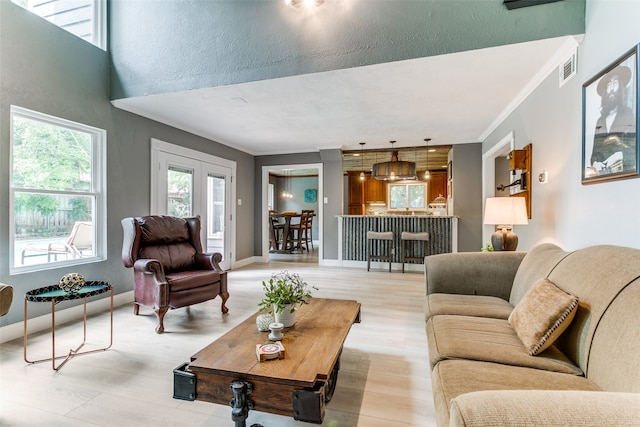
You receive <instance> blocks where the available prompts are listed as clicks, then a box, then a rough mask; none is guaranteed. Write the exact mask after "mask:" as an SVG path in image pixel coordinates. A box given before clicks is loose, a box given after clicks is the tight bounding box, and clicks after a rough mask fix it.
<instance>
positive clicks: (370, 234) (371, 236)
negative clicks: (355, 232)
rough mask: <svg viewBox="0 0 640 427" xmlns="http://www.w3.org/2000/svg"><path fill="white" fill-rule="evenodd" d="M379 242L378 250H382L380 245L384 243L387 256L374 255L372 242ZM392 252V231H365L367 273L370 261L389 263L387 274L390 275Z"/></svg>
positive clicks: (381, 254)
mask: <svg viewBox="0 0 640 427" xmlns="http://www.w3.org/2000/svg"><path fill="white" fill-rule="evenodd" d="M374 240H380V241H381V242H380V245H379V249H382V243H383V242H386V246H387V254H386V255H383V253H374V251H373V246H374V245H373V241H374ZM392 252H393V231H385V232H378V231H367V271H369V269H370V268H371V260H372V259H373V260H379V261H389V273H391V255H392Z"/></svg>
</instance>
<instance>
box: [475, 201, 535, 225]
mask: <svg viewBox="0 0 640 427" xmlns="http://www.w3.org/2000/svg"><path fill="white" fill-rule="evenodd" d="M484 223H485V224H494V225H526V224H528V223H529V220H528V215H527V205H526V204H525V200H524V197H489V198H487V200H486V204H485V206H484Z"/></svg>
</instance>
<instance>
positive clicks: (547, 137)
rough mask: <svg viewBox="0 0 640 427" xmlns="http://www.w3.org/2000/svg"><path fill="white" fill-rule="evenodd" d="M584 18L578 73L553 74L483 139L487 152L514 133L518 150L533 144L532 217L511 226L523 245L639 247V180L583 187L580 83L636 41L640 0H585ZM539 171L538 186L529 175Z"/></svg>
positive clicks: (639, 28)
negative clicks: (561, 80) (545, 176)
mask: <svg viewBox="0 0 640 427" xmlns="http://www.w3.org/2000/svg"><path fill="white" fill-rule="evenodd" d="M585 19H586V22H587V28H586V36H585V38H584V41H583V43H582V45H581V46H580V47H579V49H578V58H579V62H578V67H577V69H578V75H577V76H575V77H574V78H573V79H572V80H570V81H568V82H567V83H565V85H564V86H562V87H561V88H559V87H558V86H559V85H558V75H557V74H556V72H553V73H551V75H549V76H548V77H547V79H546V80H545V81H544V82H543V83H542V84H541V85H540V86H539V87H538V88H537V89H536V90H535V91H534V92H533V93H532V94H531V95H529V96H528V97H527V98H526V99H525V100H524V102H523V103H522V104H521V105H520V106H519V107H518V108H517V110H516V111H514V112H513V113H512V114H511V115H510V116H509V117H508V118H507V119H506V120H505V121H504V122H503V123H502V124H501V125H500V126H499V127H498V128H497V129H496V130H495V131H494V132H493V133H492V134H491V135H489V137H488V138H486V140H485V141H484V143H483V147H482V148H483V152H486V151H488V150H489V149H490V148H491V147H493V146H494V145H495V144H496V143H497V142H498V141H500V140H501V139H502V138H503V137H504V136H505V135H507V134H508V133H509V132H511V131H513V132H514V134H515V143H516V148H522V147H523V146H524V145H526V144H528V143H529V142H531V143H532V144H533V177H534V179H533V185H532V202H531V209H532V218H531V220H530V221H529V224H528V225H527V226H517V227H516V230H515V231H516V233H517V234H518V236H519V241H520V243H519V245H518V249H521V250H527V249H529V248H531V247H532V246H533V245H535V244H537V243H540V242H554V243H557V244H559V245H560V246H562V247H563V248H565V249H567V250H573V249H578V248H581V247H584V246H588V245H595V244H616V245H623V246H631V247H640V221H638V213H639V212H640V198H638V196H637V195H638V194H639V193H638V192H639V191H640V179H628V180H621V181H609V182H603V183H598V184H591V185H582V184H581V176H582V174H581V170H582V84H583V83H584V82H586V81H588V80H589V79H591V78H592V77H593V76H594V75H596V74H597V73H599V72H600V71H601V70H603V69H604V68H606V67H607V66H608V65H609V64H610V63H612V62H613V61H615V60H616V59H617V58H618V57H620V56H621V55H622V54H624V53H625V52H627V51H628V50H629V49H631V48H632V47H634V46H635V45H637V44H638V43H639V42H640V25H638V23H639V22H640V2H637V1H611V0H589V1H588V2H587V9H586V17H585ZM612 23H614V24H612ZM542 170H546V171H548V173H549V182H548V183H547V184H544V185H543V184H540V183H539V182H537V180H536V179H535V177H537V176H538V173H540V172H541V171H542Z"/></svg>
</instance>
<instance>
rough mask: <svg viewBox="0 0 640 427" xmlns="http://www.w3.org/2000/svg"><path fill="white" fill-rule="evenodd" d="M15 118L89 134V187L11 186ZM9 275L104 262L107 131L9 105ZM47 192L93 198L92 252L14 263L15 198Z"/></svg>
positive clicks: (105, 257) (105, 243) (105, 254)
mask: <svg viewBox="0 0 640 427" xmlns="http://www.w3.org/2000/svg"><path fill="white" fill-rule="evenodd" d="M16 117H19V118H22V119H26V120H33V121H39V122H42V123H46V124H48V125H53V126H58V127H64V128H67V129H70V130H73V131H77V132H83V133H87V134H89V135H91V140H92V150H91V185H92V186H91V189H89V191H86V192H78V191H74V192H71V191H70V192H68V193H65V192H64V191H58V190H56V191H51V190H48V191H47V190H46V189H45V190H43V189H40V188H38V189H35V188H16V187H14V186H13V146H14V119H15V118H16ZM9 132H10V134H9V275H16V274H22V273H30V272H34V271H43V270H51V269H56V268H61V267H69V266H73V265H80V264H89V263H94V262H100V261H105V260H106V259H107V237H106V236H107V203H106V201H107V175H106V161H107V155H106V146H107V132H106V130H104V129H99V128H96V127H93V126H89V125H85V124H82V123H77V122H73V121H70V120H66V119H62V118H59V117H55V116H50V115H48V114H44V113H40V112H37V111H33V110H29V109H26V108H22V107H18V106H15V105H11V107H10V113H9ZM30 192H45V193H46V192H50V193H51V194H72V195H82V196H90V197H93V198H94V200H95V202H94V206H93V217H92V222H93V224H94V227H93V229H94V233H95V235H94V242H93V255H92V256H87V257H86V258H85V257H83V258H76V259H65V260H61V261H52V262H46V263H41V264H34V265H25V266H22V265H18V266H17V265H16V264H15V262H16V260H15V256H16V254H15V240H16V239H15V235H16V229H15V215H14V214H15V211H14V209H15V197H16V194H19V193H30Z"/></svg>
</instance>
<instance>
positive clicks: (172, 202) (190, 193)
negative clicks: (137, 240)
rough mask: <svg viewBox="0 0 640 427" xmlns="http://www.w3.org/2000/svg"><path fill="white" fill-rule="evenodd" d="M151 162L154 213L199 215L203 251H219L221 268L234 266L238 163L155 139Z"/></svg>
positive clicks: (183, 215) (152, 207)
mask: <svg viewBox="0 0 640 427" xmlns="http://www.w3.org/2000/svg"><path fill="white" fill-rule="evenodd" d="M151 164H152V165H154V166H152V168H151V209H150V211H151V213H152V214H157V215H172V216H178V217H190V216H196V215H199V216H200V220H201V221H200V222H201V227H202V230H201V236H200V238H201V241H202V244H203V251H204V252H206V253H213V252H219V253H220V254H222V262H221V263H220V267H222V268H223V269H225V270H228V269H230V268H232V267H233V253H234V252H235V250H234V249H235V237H234V236H235V233H234V232H233V231H234V227H233V226H232V219H233V218H234V217H235V205H234V204H233V203H231V201H232V200H234V199H233V194H235V187H234V184H233V179H232V177H233V176H234V175H235V162H234V161H230V160H226V159H221V158H219V157H215V156H211V155H207V154H205V153H200V152H198V151H194V150H189V149H186V148H184V147H180V146H177V145H173V144H169V143H166V142H163V141H159V140H155V139H152V140H151Z"/></svg>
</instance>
